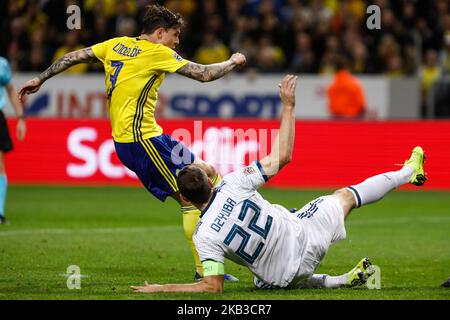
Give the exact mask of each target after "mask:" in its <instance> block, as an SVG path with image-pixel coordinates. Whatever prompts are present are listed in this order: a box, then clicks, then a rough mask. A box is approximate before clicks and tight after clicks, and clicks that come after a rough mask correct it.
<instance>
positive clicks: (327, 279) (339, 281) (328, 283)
mask: <svg viewBox="0 0 450 320" xmlns="http://www.w3.org/2000/svg"><path fill="white" fill-rule="evenodd" d="M347 279H348V274H347V273H345V274H343V275H340V276H330V275H328V274H313V275H312V276H311V278H309V279H308V281H307V283H306V284H305V287H306V288H328V289H335V288H342V287H344V286H345V285H346V284H347Z"/></svg>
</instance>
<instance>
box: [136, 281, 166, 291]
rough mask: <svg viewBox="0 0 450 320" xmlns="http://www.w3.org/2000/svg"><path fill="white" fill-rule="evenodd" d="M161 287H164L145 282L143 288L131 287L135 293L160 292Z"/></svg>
mask: <svg viewBox="0 0 450 320" xmlns="http://www.w3.org/2000/svg"><path fill="white" fill-rule="evenodd" d="M161 287H162V285H160V284H148V283H147V281H145V284H144V285H143V286H130V288H131V289H133V290H134V292H160V291H161Z"/></svg>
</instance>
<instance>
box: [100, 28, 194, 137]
mask: <svg viewBox="0 0 450 320" xmlns="http://www.w3.org/2000/svg"><path fill="white" fill-rule="evenodd" d="M92 51H93V52H94V54H95V56H96V57H97V58H98V59H99V60H100V61H101V62H103V65H104V68H105V74H106V78H105V84H106V93H107V96H108V107H109V114H110V118H111V127H112V135H113V138H114V141H117V142H138V141H142V140H145V139H149V138H151V137H155V136H159V135H161V134H162V132H163V130H162V128H161V127H160V126H159V125H158V124H157V123H156V120H155V117H154V113H155V107H156V101H157V100H158V89H159V86H160V85H161V83H162V81H163V80H164V77H165V74H166V72H175V71H177V70H178V69H179V68H181V67H182V66H184V65H186V64H187V63H188V62H189V61H188V60H185V59H183V58H181V57H180V56H179V55H178V54H177V53H176V52H175V51H173V50H172V49H170V48H168V47H166V46H164V45H161V44H156V43H152V42H150V41H148V40H141V39H138V38H130V37H119V38H113V39H111V40H108V41H105V42H102V43H99V44H96V45H94V46H92Z"/></svg>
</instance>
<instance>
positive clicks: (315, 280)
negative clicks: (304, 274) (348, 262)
mask: <svg viewBox="0 0 450 320" xmlns="http://www.w3.org/2000/svg"><path fill="white" fill-rule="evenodd" d="M371 265H372V264H371V262H370V260H369V258H363V259H361V260H360V261H359V262H358V264H357V265H356V266H355V267H354V268H353V269H352V270H350V271H349V272H347V273H344V274H343V275H340V276H330V275H328V274H313V275H312V276H311V277H310V278H309V279H308V281H307V282H306V284H305V285H304V287H306V288H328V289H336V288H354V287H358V286H361V285H363V284H365V283H366V282H367V279H368V278H369V277H370V276H371V275H372V274H373V272H374V271H373V269H372V268H371Z"/></svg>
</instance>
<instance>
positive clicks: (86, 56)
mask: <svg viewBox="0 0 450 320" xmlns="http://www.w3.org/2000/svg"><path fill="white" fill-rule="evenodd" d="M94 59H96V57H95V55H94V52H93V51H92V49H91V48H90V47H89V48H84V49H81V50H77V51H73V52H69V53H67V54H65V55H64V56H63V57H61V58H60V59H58V60H56V61H55V62H54V63H53V64H52V65H51V66H50V67H48V69H47V70H45V71H44V72H42V73H41V74H40V75H39V76H38V79H39V80H40V81H41V82H42V83H43V82H45V81H46V80H47V79H49V78H51V77H53V76H54V75H56V74H58V73H60V72H63V71H65V70H67V69H68V68H70V67H71V66H74V65H76V64H79V63H89V62H92V61H93V60H94Z"/></svg>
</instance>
